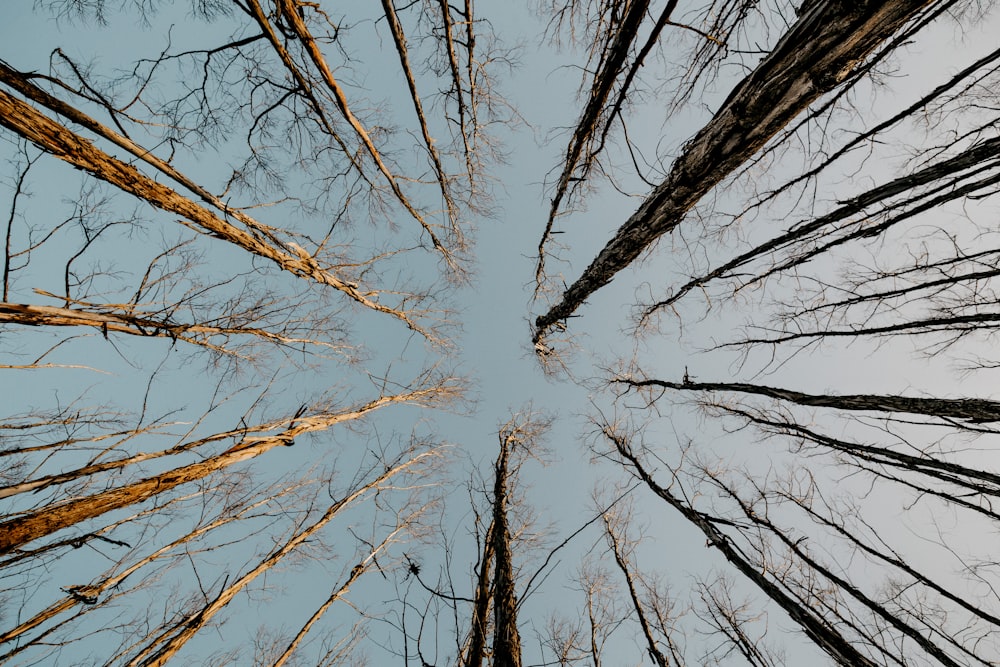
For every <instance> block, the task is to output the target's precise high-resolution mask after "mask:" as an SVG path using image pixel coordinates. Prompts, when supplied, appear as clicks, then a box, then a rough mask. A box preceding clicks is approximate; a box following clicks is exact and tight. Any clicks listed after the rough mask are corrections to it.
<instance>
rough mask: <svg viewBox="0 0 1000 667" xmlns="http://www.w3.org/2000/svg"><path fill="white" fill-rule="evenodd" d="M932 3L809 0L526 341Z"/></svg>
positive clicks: (540, 336) (564, 314)
mask: <svg viewBox="0 0 1000 667" xmlns="http://www.w3.org/2000/svg"><path fill="white" fill-rule="evenodd" d="M929 4H931V0H898V1H896V2H864V3H841V2H819V3H814V6H811V7H810V8H809V10H808V11H807V12H805V13H804V14H803V15H802V16H801V17H800V18H799V20H798V21H796V23H795V24H794V25H792V26H791V28H790V29H789V30H788V32H787V33H786V34H785V35H784V36H783V37H782V38H781V40H780V41H779V42H778V43H777V44H776V45H775V47H774V49H773V50H772V51H771V53H770V55H768V57H767V58H765V59H764V60H763V61H762V62H761V63H760V65H758V66H757V68H756V69H755V70H754V71H753V72H752V73H751V74H750V75H749V76H748V77H747V78H745V79H744V80H743V81H741V82H740V83H739V84H737V85H736V86H735V87H734V88H733V91H732V93H731V94H730V95H729V97H728V98H727V99H726V101H725V102H723V104H722V106H721V108H720V109H719V111H718V112H716V114H715V116H714V117H713V118H712V120H710V121H709V122H708V124H707V125H706V126H705V127H704V128H702V130H701V131H700V132H699V133H698V134H697V135H695V137H694V138H693V139H691V141H689V142H688V143H687V144H686V146H685V147H684V150H683V152H682V153H681V155H680V156H679V157H678V158H677V160H676V161H675V162H674V165H673V167H672V168H671V170H670V173H669V174H668V176H667V178H666V180H664V181H663V182H662V183H661V184H660V185H659V186H657V187H656V189H655V190H654V191H653V192H652V193H651V194H650V195H649V196H648V197H647V198H646V201H645V202H644V203H643V204H642V206H641V207H640V208H639V210H638V211H636V212H635V213H634V214H633V215H632V216H631V217H630V218H629V219H628V221H626V222H625V224H624V225H623V226H622V227H621V228H620V229H619V230H618V231H617V232H616V234H615V235H614V237H613V238H612V239H611V241H609V242H608V244H607V245H606V246H605V247H604V249H603V250H601V251H600V253H598V255H597V257H596V258H595V259H594V261H593V262H592V263H591V264H590V266H588V267H587V269H586V270H585V271H584V272H583V274H582V275H581V276H580V277H579V278H578V279H577V280H576V281H575V282H574V283H573V284H572V285H571V286H570V287H569V289H567V290H566V292H565V293H564V294H563V295H562V297H561V298H560V299H559V301H558V302H556V303H555V304H554V305H553V306H552V307H551V308H550V309H549V310H548V312H546V313H544V314H542V315H539V316H538V318H537V319H536V320H535V333H534V337H533V342H535V343H536V344H539V345H541V346H542V348H543V349H545V345H544V338H545V336H546V334H547V333H549V332H550V331H552V330H553V328H554V327H556V326H558V325H560V323H561V322H563V321H564V320H566V319H567V318H568V317H569V316H570V315H572V314H573V313H574V312H576V310H577V309H578V308H579V307H580V306H581V305H583V303H584V302H585V301H586V299H587V298H588V297H589V296H590V295H591V294H593V293H594V292H596V291H597V290H599V289H600V288H601V287H603V286H604V285H606V284H608V283H609V282H611V279H612V278H613V277H614V276H615V274H617V273H618V272H619V271H621V270H622V269H624V268H625V267H626V266H628V265H629V264H631V263H632V262H633V261H634V260H635V259H636V258H637V257H638V256H639V255H640V254H641V253H642V252H643V251H644V250H645V249H646V248H648V247H649V246H650V245H651V244H652V243H654V242H655V241H656V240H657V239H658V238H660V237H661V236H662V235H663V234H665V233H667V232H669V231H671V230H672V229H674V228H675V227H676V226H677V225H678V224H680V222H681V221H682V220H683V218H684V216H685V214H686V213H687V212H688V211H689V210H690V209H691V208H692V207H693V206H694V205H695V204H696V203H697V202H698V201H699V200H700V199H701V198H702V197H703V196H704V195H705V194H706V193H708V192H709V191H710V190H711V189H712V188H714V187H715V186H716V185H718V184H719V182H721V181H722V179H724V178H725V177H726V176H728V175H729V174H731V173H732V172H733V171H734V170H735V169H736V168H738V167H739V166H740V165H741V164H743V163H744V162H746V160H748V159H749V158H750V157H751V156H752V155H753V154H754V153H756V152H757V151H758V150H760V149H761V148H763V146H764V145H765V144H766V143H767V141H768V140H769V139H770V138H771V137H773V136H774V135H775V134H777V133H778V132H779V131H780V130H781V129H782V128H784V127H785V126H786V125H787V124H788V123H789V122H790V121H791V120H792V119H793V118H794V117H795V116H797V115H798V114H799V113H800V112H801V111H802V110H804V109H805V108H806V107H808V106H809V105H810V104H811V103H812V102H813V101H815V100H816V99H818V98H819V97H820V96H821V95H823V94H825V93H827V92H830V91H831V90H833V89H835V88H836V87H837V86H839V85H840V84H841V83H842V82H844V81H845V80H846V79H847V78H848V77H849V76H850V75H851V74H852V73H853V72H854V71H855V69H856V68H857V67H858V66H859V64H860V63H862V62H863V61H864V59H865V58H866V57H867V56H868V55H869V54H870V53H871V52H872V51H873V50H874V49H875V48H877V47H878V46H879V45H880V44H881V43H882V42H884V41H885V40H887V39H888V38H889V37H891V36H892V35H893V34H895V33H896V32H897V31H898V30H899V29H900V28H901V27H902V26H903V25H905V24H906V22H907V21H909V20H910V19H912V18H913V17H914V16H916V15H917V13H918V12H919V11H920V10H921V9H923V8H924V7H925V6H927V5H929Z"/></svg>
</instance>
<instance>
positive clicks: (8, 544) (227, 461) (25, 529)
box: [0, 389, 433, 554]
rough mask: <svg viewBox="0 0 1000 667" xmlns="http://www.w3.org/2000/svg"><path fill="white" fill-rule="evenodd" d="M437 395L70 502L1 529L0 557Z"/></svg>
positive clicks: (313, 420) (253, 440)
mask: <svg viewBox="0 0 1000 667" xmlns="http://www.w3.org/2000/svg"><path fill="white" fill-rule="evenodd" d="M432 391H433V390H430V389H428V390H418V391H415V392H411V393H409V394H401V395H396V396H385V397H382V398H379V399H376V400H374V401H372V402H371V403H368V404H367V405H364V406H362V407H360V408H358V409H356V410H351V411H348V412H343V413H339V414H326V415H318V416H311V417H300V418H298V419H296V420H295V423H294V425H292V426H289V427H288V428H287V429H285V430H284V432H282V433H280V434H278V435H275V436H255V437H249V438H245V439H244V440H243V441H242V442H240V443H238V444H236V445H234V446H233V447H231V448H230V449H228V450H227V451H225V452H223V453H222V454H219V455H217V456H213V457H212V458H209V459H207V460H205V461H200V462H198V463H192V464H191V465H187V466H183V467H181V468H176V469H174V470H170V471H167V472H165V473H161V474H159V475H155V476H153V477H149V478H146V479H143V480H140V481H138V482H134V483H132V484H128V485H126V486H122V487H118V488H116V489H108V490H107V491H103V492H101V493H96V494H94V495H92V496H87V497H85V498H78V499H77V500H71V501H68V502H65V503H62V504H60V505H56V506H54V507H43V508H42V509H39V510H35V511H33V512H29V513H27V514H24V515H22V516H19V517H17V518H16V519H10V520H9V521H5V522H3V523H0V554H5V553H8V552H10V551H13V550H14V549H17V548H18V547H20V546H22V545H24V544H26V543H28V542H30V541H32V540H36V539H38V538H40V537H45V536H46V535H50V534H51V533H54V532H56V531H58V530H61V529H63V528H67V527H69V526H72V525H74V524H77V523H79V522H81V521H86V520H87V519H92V518H94V517H96V516H100V515H101V514H104V513H105V512H110V511H112V510H116V509H120V508H122V507H128V506H129V505H134V504H136V503H140V502H143V501H145V500H148V499H149V498H152V497H154V496H157V495H159V494H161V493H164V492H166V491H169V490H170V489H173V488H175V487H177V486H180V485H181V484H186V483H188V482H193V481H196V480H199V479H202V478H203V477H206V476H208V475H210V474H212V473H214V472H216V471H219V470H222V469H224V468H226V467H228V466H231V465H233V464H235V463H240V462H242V461H247V460H249V459H252V458H255V457H257V456H260V455H261V454H263V453H264V452H266V451H268V450H270V449H274V448H275V447H278V446H280V445H287V444H288V443H289V442H291V441H292V440H294V438H295V437H296V436H299V435H302V434H304V433H309V432H312V431H319V430H323V429H326V428H329V427H331V426H333V425H335V424H338V423H341V422H344V421H350V420H354V419H358V418H360V417H362V416H364V415H365V414H366V413H368V412H371V411H372V410H376V409H378V408H380V407H384V406H386V405H389V404H392V403H398V402H406V401H412V400H420V399H421V398H425V397H426V396H427V395H428V394H429V393H431V392H432Z"/></svg>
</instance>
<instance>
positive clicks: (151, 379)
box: [0, 0, 507, 665]
mask: <svg viewBox="0 0 1000 667" xmlns="http://www.w3.org/2000/svg"><path fill="white" fill-rule="evenodd" d="M182 4H184V5H185V6H183V7H157V6H155V4H149V3H145V2H136V3H122V5H121V6H120V7H116V8H115V9H110V8H109V7H107V6H105V5H104V3H101V2H89V1H88V0H83V1H81V2H75V1H74V2H68V3H66V2H60V1H56V2H41V3H38V4H37V6H36V7H35V9H34V12H35V13H36V14H37V19H38V20H39V21H41V22H45V21H47V20H51V19H52V18H55V19H56V20H58V21H61V22H66V23H67V24H69V25H74V26H94V27H97V28H100V27H101V26H104V25H106V24H114V23H116V22H121V21H124V22H129V23H131V22H134V23H135V27H136V29H137V30H139V31H144V36H145V39H144V40H141V41H143V42H144V43H143V44H142V45H141V47H140V48H139V49H138V50H137V51H136V52H134V53H133V54H130V55H128V56H127V57H128V58H130V60H122V59H118V60H117V61H116V62H114V63H113V64H112V65H111V66H110V67H102V66H101V65H100V64H98V60H99V59H98V58H97V57H95V58H94V60H93V61H91V60H88V58H90V56H87V55H86V53H87V49H88V48H89V47H90V46H93V44H90V45H88V44H87V35H88V34H89V33H90V31H89V30H83V31H82V32H81V33H80V35H81V39H80V40H79V44H78V45H77V46H79V47H80V48H76V47H74V48H72V49H70V48H65V49H64V48H61V47H62V46H63V45H61V44H52V49H53V50H52V51H51V53H50V54H49V57H48V58H47V59H43V60H41V61H31V60H30V58H29V57H27V56H25V55H23V54H21V53H14V52H11V53H6V54H4V55H3V56H2V58H3V60H2V61H0V88H2V90H0V106H2V107H3V111H2V113H0V115H2V118H3V119H2V121H0V127H2V129H0V132H2V134H3V138H4V140H5V146H6V148H5V149H4V153H5V156H6V157H5V160H6V161H5V165H6V168H5V170H4V174H3V191H4V195H3V197H4V200H3V201H4V210H5V212H6V215H5V216H4V218H5V225H4V267H3V297H2V299H0V329H2V335H0V346H2V354H3V355H4V359H3V360H2V361H3V364H2V368H3V370H2V372H3V373H5V377H6V378H7V379H6V380H5V381H4V386H5V387H14V386H17V385H18V384H23V386H24V387H25V392H24V395H23V396H18V395H14V394H11V395H10V396H7V395H6V392H5V411H4V414H3V415H2V416H0V430H2V433H3V444H2V447H0V460H2V461H3V466H2V469H3V473H2V475H0V486H2V491H0V497H2V498H3V501H4V503H5V505H4V508H3V514H2V517H0V554H2V556H0V559H2V560H0V567H2V569H0V599H2V603H0V608H2V610H3V611H2V612H0V633H2V634H0V644H2V645H0V656H2V657H0V661H4V660H7V659H10V660H18V661H20V660H26V661H29V662H36V663H37V662H45V661H57V662H58V661H60V659H61V661H68V662H75V663H78V662H79V661H80V660H81V659H84V658H83V657H84V656H87V655H92V656H100V660H101V661H102V662H103V661H107V660H111V661H112V662H119V661H120V662H123V663H127V664H136V665H138V664H164V663H166V662H167V661H168V660H170V659H172V658H174V659H178V660H181V661H198V660H207V661H208V662H212V663H214V664H226V663H230V662H233V663H239V662H245V661H246V660H249V659H251V656H250V655H249V652H248V649H246V648H242V647H241V646H240V644H241V643H242V642H240V640H239V639H234V640H233V641H232V642H227V645H226V646H224V647H221V648H220V649H219V651H218V653H217V654H216V653H214V651H215V648H213V647H211V646H208V645H207V644H206V643H205V640H203V639H201V638H202V637H203V636H204V635H205V634H206V630H208V629H210V628H220V627H223V626H225V625H226V624H227V622H229V619H231V618H233V614H232V613H231V612H232V610H233V609H234V608H244V609H245V610H249V613H250V614H251V615H253V614H255V613H256V612H254V611H253V610H254V609H256V608H257V605H256V604H254V600H255V599H257V598H259V597H260V596H265V595H266V596H275V597H276V599H279V600H281V599H286V598H284V597H283V593H282V589H285V588H294V587H295V586H297V585H298V584H297V578H296V577H295V576H290V575H289V573H293V572H306V573H308V574H306V577H307V578H310V579H311V578H314V577H319V578H321V580H323V581H327V580H328V579H329V578H331V577H334V578H335V580H336V584H333V583H331V584H329V585H327V584H326V583H324V588H327V590H326V592H325V594H324V598H325V600H316V601H315V606H314V607H313V608H312V610H311V611H310V610H308V609H306V612H305V614H301V613H300V612H301V610H300V609H296V610H295V611H294V612H293V613H292V614H291V616H289V615H287V614H286V615H285V617H289V618H291V617H294V619H295V620H294V621H293V622H297V623H299V624H300V625H299V628H300V629H299V630H298V631H297V632H293V633H292V634H290V635H286V634H285V630H284V627H283V626H280V625H278V624H276V623H274V622H273V619H272V621H271V622H269V621H268V620H267V619H266V618H260V619H258V620H259V624H260V625H261V626H262V627H266V628H267V629H268V633H270V634H268V633H264V634H268V636H270V637H271V638H272V639H273V642H272V643H273V647H272V648H273V650H270V649H269V650H268V651H262V652H261V653H259V655H258V656H257V658H254V659H258V658H259V659H260V660H261V661H262V662H264V661H265V657H264V656H265V655H266V656H267V658H266V660H267V661H268V663H269V664H286V663H288V662H289V661H294V660H304V661H311V660H312V661H315V662H317V663H324V662H326V663H328V664H332V663H334V662H336V661H338V660H350V659H352V655H353V652H354V651H355V650H356V649H357V645H356V642H351V641H347V642H344V643H340V642H339V641H338V640H337V639H336V638H337V637H338V636H339V635H338V631H337V628H338V627H340V626H341V625H345V624H346V626H347V627H354V626H356V625H357V626H359V627H360V626H364V625H365V621H366V619H367V613H368V609H367V608H368V604H367V603H365V602H361V603H358V602H357V600H362V601H365V600H368V599H370V598H369V596H368V595H367V594H362V595H359V596H358V597H357V598H356V599H352V596H350V595H349V593H350V592H351V591H352V590H354V589H357V588H358V587H361V588H362V589H364V588H367V587H371V586H377V582H372V581H371V579H372V578H371V577H364V576H363V575H365V574H366V573H370V572H382V573H383V574H382V576H381V577H380V576H379V575H378V574H376V575H375V577H374V578H375V579H379V580H381V581H385V580H386V579H384V577H385V576H387V574H386V573H387V572H389V571H391V570H392V568H393V567H394V566H397V565H398V562H399V558H400V555H399V554H400V551H399V550H400V548H401V545H403V544H406V543H407V542H408V541H410V540H412V539H415V536H417V535H419V534H420V533H421V531H423V530H424V526H423V524H424V521H425V520H426V517H425V515H426V513H427V509H428V503H433V499H434V497H435V491H434V487H435V484H436V482H437V481H438V480H439V479H440V471H441V469H442V467H443V465H442V463H441V462H442V457H443V456H444V453H443V450H441V449H440V448H439V444H440V438H438V437H436V436H434V435H433V434H432V433H428V432H427V427H426V426H425V424H427V423H429V422H427V421H426V416H425V415H424V414H423V413H425V412H426V410H428V409H437V408H441V407H445V406H449V405H452V406H453V405H455V404H456V402H457V401H461V399H462V396H463V392H464V382H463V381H461V380H460V379H457V378H456V377H454V374H453V373H452V372H451V370H450V367H449V362H448V358H447V357H446V356H445V355H446V354H447V351H448V350H449V349H450V347H451V345H452V336H453V334H454V333H455V331H456V328H455V327H454V325H453V322H452V321H451V318H452V314H451V313H450V312H449V307H450V299H451V295H452V293H453V287H454V286H455V285H456V284H459V283H461V281H462V280H464V278H465V276H466V275H467V274H468V271H469V269H470V267H471V258H472V255H471V248H472V246H471V243H470V241H469V239H468V236H469V232H470V230H471V225H472V222H473V216H474V215H478V214H479V213H482V212H484V211H486V210H487V209H488V208H489V206H490V192H489V185H488V180H487V179H488V169H489V166H490V164H491V162H492V161H493V160H494V159H495V158H496V157H497V155H498V153H497V149H496V145H495V144H494V143H493V141H494V140H493V138H492V137H491V135H490V132H491V127H490V126H491V124H492V123H502V122H505V116H504V114H506V113H507V111H506V106H505V104H504V103H503V102H502V99H501V98H500V97H499V96H498V95H497V94H496V93H495V92H494V90H493V85H494V84H493V78H492V77H493V73H494V68H495V66H496V65H499V66H503V65H504V62H505V60H506V56H505V53H504V52H503V51H502V50H495V51H494V50H491V49H499V47H498V44H499V43H498V42H497V41H496V40H494V39H492V37H491V36H490V35H489V30H490V26H489V24H488V23H487V22H485V21H482V20H479V19H478V18H477V17H476V16H475V15H474V7H473V3H472V2H467V3H464V5H463V6H453V5H449V4H447V3H441V4H440V5H433V4H430V3H416V4H415V5H405V6H402V5H396V4H393V3H391V2H386V3H383V4H382V6H381V7H380V8H378V10H377V11H376V12H374V13H373V14H372V15H371V16H367V15H364V14H363V11H364V10H361V9H359V10H357V11H358V13H357V15H356V16H350V17H336V16H334V15H332V14H331V13H330V12H331V11H339V10H330V9H328V8H326V7H323V6H321V5H320V4H318V3H304V2H295V1H293V0H288V1H287V2H286V1H285V0H280V1H278V2H257V1H256V0H253V1H251V2H242V1H237V2H191V3H182ZM179 12H180V13H179ZM184 12H189V14H187V15H186V19H188V20H190V23H188V22H185V25H189V26H190V27H191V28H192V29H191V30H190V31H189V32H185V34H183V35H180V34H179V30H177V31H174V29H173V28H172V27H171V25H172V24H175V23H177V21H178V18H179V17H181V16H184V14H183V13H184ZM369 18H371V19H376V20H377V23H375V24H370V23H369V24H366V23H365V21H366V20H367V19H369ZM359 26H362V27H359ZM371 29H374V30H375V32H376V34H377V36H378V38H380V39H386V40H388V43H392V44H395V45H396V47H397V55H398V70H397V72H398V81H388V80H386V81H385V82H384V84H385V85H384V87H382V88H380V89H368V88H365V87H364V86H361V85H358V83H357V78H356V77H355V76H354V75H353V68H354V67H355V62H356V59H358V58H361V59H364V58H365V57H367V56H366V55H364V51H365V49H370V43H371V35H370V34H368V33H367V32H366V31H367V30H371ZM480 31H482V33H483V34H482V36H481V37H480V34H479V33H480ZM98 32H100V30H97V31H96V32H95V34H96V33H98ZM359 33H364V34H359ZM39 34H40V35H42V34H43V33H39ZM96 39H97V41H100V40H101V39H103V38H101V37H97V38H96ZM95 43H96V42H95ZM71 53H72V54H74V55H70V54H71ZM76 54H83V55H76ZM397 86H403V87H404V89H405V90H406V91H408V94H409V98H410V102H411V105H410V106H409V107H408V108H407V107H398V108H394V106H393V104H392V103H391V102H389V101H388V100H389V99H390V98H392V97H393V96H394V95H395V93H396V91H397V90H398V87H397ZM456 117H459V118H462V119H464V120H462V121H461V123H459V124H457V125H456V123H454V122H453V119H454V118H456ZM411 132H412V133H413V134H412V135H411ZM52 158H56V159H52ZM406 219H409V220H410V221H411V223H406V222H405V220H406ZM178 223H179V224H178ZM383 320H384V322H383V323H382V324H381V325H377V326H381V327H384V329H385V333H384V336H385V337H384V339H382V341H381V342H380V343H378V344H372V345H367V344H366V341H365V338H366V334H362V333H360V332H363V331H364V330H365V328H366V327H367V326H368V325H367V322H369V321H373V322H376V321H383ZM394 322H395V323H394ZM399 325H402V326H399ZM414 334H416V336H417V337H418V338H422V339H423V340H425V341H427V342H428V343H429V345H427V346H425V347H422V346H420V345H414V344H413V341H412V340H411V337H412V336H413V335H414ZM383 346H384V347H383ZM407 350H409V352H407ZM401 356H407V357H408V359H407V361H406V362H405V363H400V361H399V359H400V358H401ZM397 368H398V369H399V370H397ZM24 378H27V380H24ZM81 378H83V379H82V380H81ZM81 382H82V383H81ZM88 385H89V387H88ZM46 394H47V395H46ZM40 395H41V396H45V399H44V401H48V402H47V403H46V402H44V401H39V400H38V397H39V396H40ZM8 399H9V400H8ZM393 406H399V407H400V408H402V407H404V406H406V407H408V408H409V409H413V408H417V409H418V413H420V416H418V417H415V418H414V417H413V414H414V413H412V412H410V413H409V417H407V416H404V415H405V411H404V410H399V411H396V412H395V413H394V414H393V415H391V416H387V417H382V416H381V415H382V414H384V413H385V411H384V410H382V408H392V407H393ZM390 412H392V410H390ZM376 413H378V414H379V416H378V417H377V421H376V419H373V417H375V415H376ZM365 525H367V526H369V528H368V529H365V528H363V526H365ZM338 568H343V569H342V571H338ZM331 591H332V592H331ZM310 592H311V591H310ZM287 599H296V596H292V597H291V598H287ZM305 599H306V604H307V605H313V604H314V602H313V600H312V598H308V597H307V598H305ZM340 600H344V601H347V602H348V604H339V605H338V604H337V602H338V601H340ZM303 609H305V607H303ZM331 610H332V611H331ZM240 614H242V612H237V614H236V615H237V616H239V615H240ZM247 631H248V632H245V631H244V630H242V629H235V630H234V632H236V634H237V635H239V634H249V635H253V634H254V629H253V627H252V626H248V627H247ZM264 634H261V637H263V636H264ZM235 636H236V635H234V637H235ZM327 640H329V643H327ZM263 643H264V642H263V641H262V643H261V645H262V646H263ZM251 645H252V642H249V641H248V642H245V643H243V646H251ZM14 656H17V657H16V658H14ZM175 656H176V658H175ZM95 659H97V658H95ZM84 661H86V660H84Z"/></svg>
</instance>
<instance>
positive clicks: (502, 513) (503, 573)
mask: <svg viewBox="0 0 1000 667" xmlns="http://www.w3.org/2000/svg"><path fill="white" fill-rule="evenodd" d="M514 444H515V440H514V438H513V436H507V437H504V438H502V439H501V449H500V456H499V457H498V458H497V463H496V471H495V472H496V477H495V479H494V481H493V552H494V554H495V556H496V581H495V582H494V584H493V622H494V627H493V667H521V636H520V635H519V634H518V631H517V594H516V592H515V590H514V565H513V554H512V553H511V537H510V528H509V526H508V523H507V491H508V489H507V479H508V463H509V462H510V453H511V449H512V448H513V447H514Z"/></svg>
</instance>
